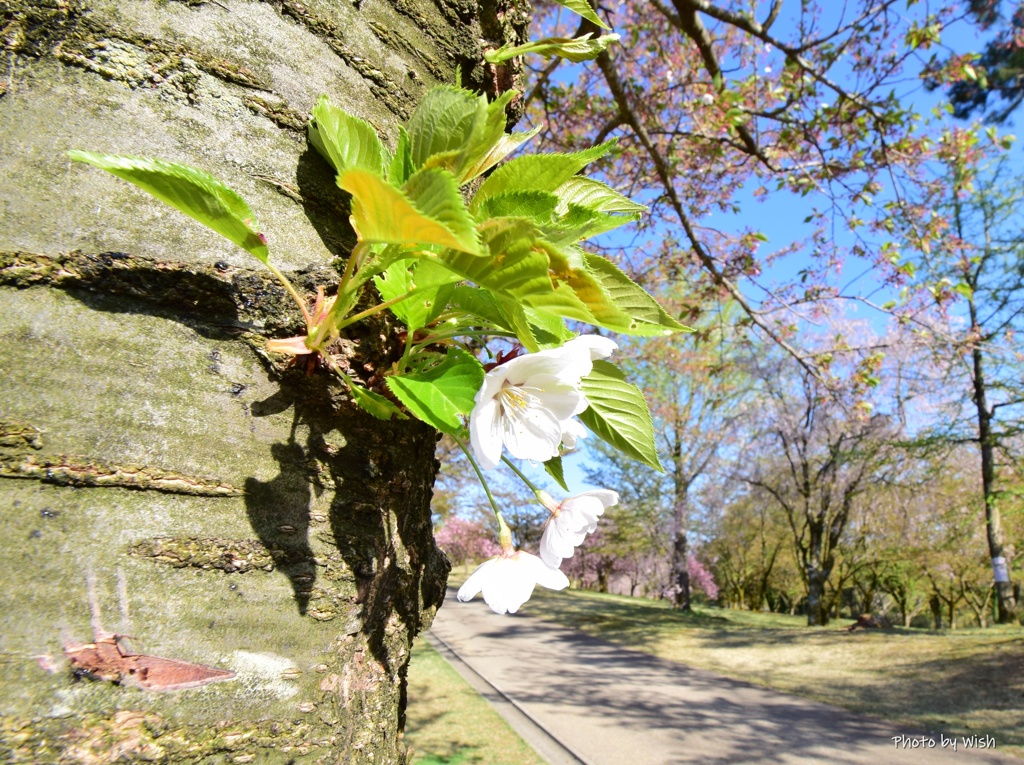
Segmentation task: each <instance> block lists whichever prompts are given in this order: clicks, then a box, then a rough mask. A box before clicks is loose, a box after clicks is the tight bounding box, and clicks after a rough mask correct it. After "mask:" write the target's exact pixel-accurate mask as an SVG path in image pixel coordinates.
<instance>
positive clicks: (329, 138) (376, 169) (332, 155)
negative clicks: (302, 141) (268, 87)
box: [309, 96, 389, 176]
mask: <svg viewBox="0 0 1024 765" xmlns="http://www.w3.org/2000/svg"><path fill="white" fill-rule="evenodd" d="M309 142H310V143H311V144H313V148H315V149H316V150H317V151H318V152H319V153H320V155H321V156H322V157H323V158H324V159H326V160H327V161H328V162H330V163H331V166H332V167H333V168H334V169H335V170H336V171H338V172H339V173H341V172H344V171H345V170H353V169H356V170H369V171H370V172H371V173H374V174H375V175H379V176H383V175H384V168H385V166H386V165H387V164H389V163H388V155H387V152H386V151H385V149H384V145H383V144H382V143H381V142H380V138H378V136H377V131H376V130H374V129H373V127H372V126H371V125H370V124H369V123H368V122H364V121H363V120H361V119H359V118H358V117H353V116H352V115H350V114H348V113H346V112H344V111H342V110H341V109H340V108H339V107H337V106H336V105H334V104H332V103H331V102H330V100H329V99H328V98H327V96H320V100H319V101H318V102H317V104H316V106H314V107H313V115H312V119H310V121H309Z"/></svg>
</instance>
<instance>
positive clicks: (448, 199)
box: [402, 170, 479, 252]
mask: <svg viewBox="0 0 1024 765" xmlns="http://www.w3.org/2000/svg"><path fill="white" fill-rule="evenodd" d="M402 190H403V191H405V193H406V194H408V195H409V197H410V198H411V199H412V200H413V203H414V204H415V205H416V207H417V209H419V210H421V211H422V212H423V214H424V215H427V216H429V217H431V218H433V219H434V220H437V221H440V222H441V223H442V224H443V225H444V226H445V227H446V228H447V229H448V230H449V231H451V232H452V233H454V234H455V236H457V237H458V239H459V242H461V244H462V249H463V251H464V252H478V251H479V240H478V236H477V232H476V221H474V220H473V216H472V215H470V214H469V210H467V209H466V204H465V202H464V201H463V199H462V194H460V193H459V187H458V184H457V183H456V181H455V178H454V177H453V176H452V175H451V173H449V172H446V171H444V170H420V171H419V172H417V173H416V174H414V175H413V176H412V177H411V178H410V179H409V180H408V181H406V182H405V185H404V186H403V187H402Z"/></svg>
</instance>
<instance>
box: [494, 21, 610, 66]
mask: <svg viewBox="0 0 1024 765" xmlns="http://www.w3.org/2000/svg"><path fill="white" fill-rule="evenodd" d="M606 28H607V27H606ZM618 39H619V36H618V35H602V36H601V37H593V35H592V34H591V33H589V32H588V33H587V34H585V35H582V36H580V37H575V38H573V37H545V38H544V39H542V40H531V41H530V42H528V43H525V44H523V45H516V46H514V47H511V46H509V45H502V46H501V47H500V48H498V49H497V50H489V51H485V52H484V60H485V61H487V63H489V64H500V63H502V62H503V61H508V60H509V59H510V58H515V57H516V56H525V55H526V54H527V53H535V54H537V55H539V56H547V57H549V58H554V57H555V56H558V57H560V58H564V59H567V60H569V61H572V62H574V63H577V64H579V63H581V62H583V61H591V60H593V59H595V58H597V57H598V56H600V55H601V54H602V53H604V52H605V51H606V50H607V49H608V46H609V45H611V44H612V43H613V42H617V41H618Z"/></svg>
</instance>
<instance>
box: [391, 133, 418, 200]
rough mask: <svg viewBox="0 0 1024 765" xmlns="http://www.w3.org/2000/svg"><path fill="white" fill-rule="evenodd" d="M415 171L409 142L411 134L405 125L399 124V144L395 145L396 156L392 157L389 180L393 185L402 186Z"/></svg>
mask: <svg viewBox="0 0 1024 765" xmlns="http://www.w3.org/2000/svg"><path fill="white" fill-rule="evenodd" d="M415 172H416V168H415V167H413V164H412V147H411V146H410V144H409V134H408V133H407V132H406V131H405V128H404V127H401V126H399V128H398V146H396V147H395V156H393V157H392V158H391V164H390V166H389V167H388V181H390V183H391V185H392V186H402V185H403V184H405V182H406V181H407V180H409V178H411V177H412V174H413V173H415Z"/></svg>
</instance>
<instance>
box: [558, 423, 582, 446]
mask: <svg viewBox="0 0 1024 765" xmlns="http://www.w3.org/2000/svg"><path fill="white" fill-rule="evenodd" d="M586 437H587V429H586V428H584V427H583V425H581V424H580V423H579V422H577V421H576V420H572V419H569V420H562V446H564V447H565V448H566V449H575V448H576V441H577V440H578V439H580V438H586Z"/></svg>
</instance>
